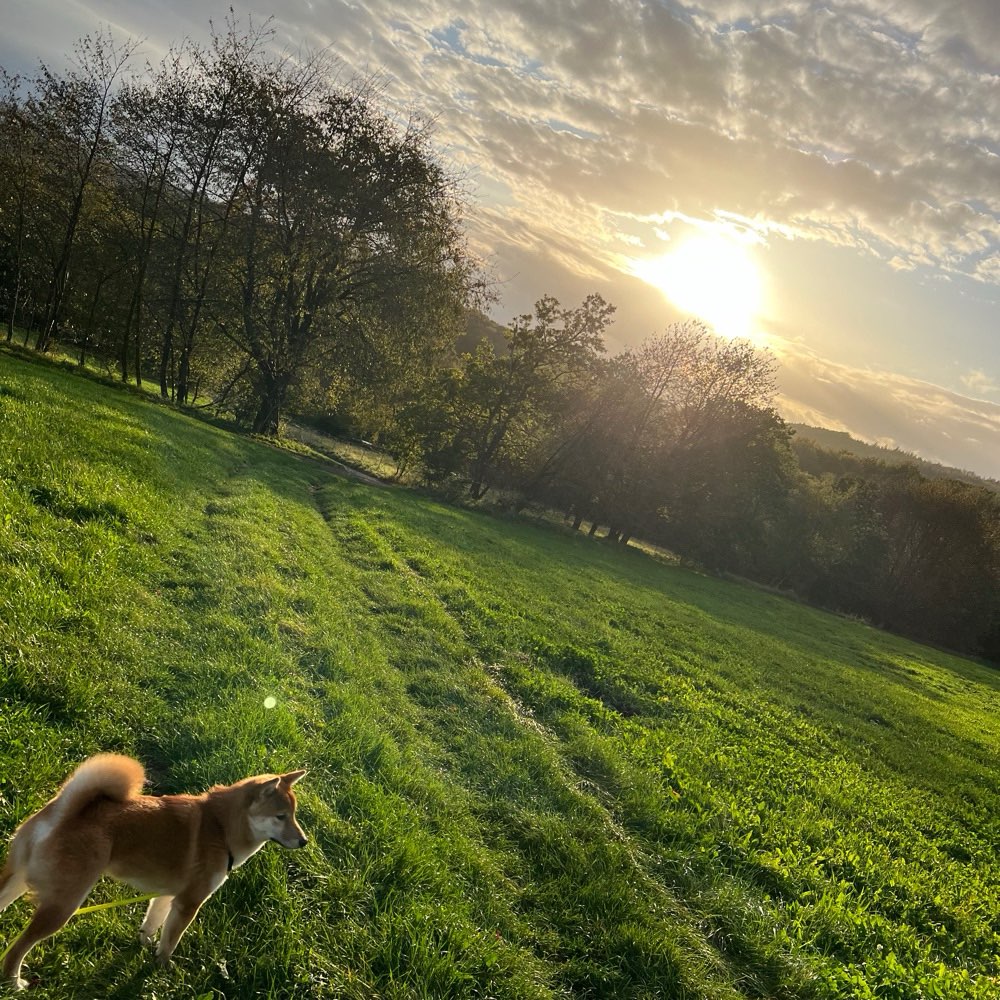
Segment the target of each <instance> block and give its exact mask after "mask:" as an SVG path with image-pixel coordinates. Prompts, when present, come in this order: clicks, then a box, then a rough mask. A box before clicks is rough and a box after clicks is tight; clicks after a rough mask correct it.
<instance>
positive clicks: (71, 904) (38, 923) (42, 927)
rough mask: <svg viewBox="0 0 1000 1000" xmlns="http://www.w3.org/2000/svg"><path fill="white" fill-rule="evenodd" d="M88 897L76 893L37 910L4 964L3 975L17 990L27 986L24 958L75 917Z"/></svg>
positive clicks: (43, 904)
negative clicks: (24, 973)
mask: <svg viewBox="0 0 1000 1000" xmlns="http://www.w3.org/2000/svg"><path fill="white" fill-rule="evenodd" d="M88 888H89V886H88ZM86 895H87V893H86V891H84V892H83V893H74V894H73V895H72V896H71V897H69V898H66V897H64V898H63V899H60V900H58V901H50V900H48V901H45V902H42V903H41V904H40V905H39V907H38V909H37V910H35V915H34V916H33V917H32V918H31V923H29V924H28V926H27V927H25V929H24V930H23V931H22V932H21V936H20V937H19V938H18V939H17V940H16V941H15V942H14V943H13V944H12V945H11V946H10V950H9V951H8V952H7V957H6V958H5V959H4V962H3V974H4V976H5V977H6V978H7V980H8V981H9V982H10V984H11V985H12V986H13V987H14V989H15V990H21V989H24V987H25V985H27V984H26V983H25V982H24V980H23V979H22V978H21V963H22V962H23V961H24V956H25V955H27V954H28V952H29V951H30V950H31V949H32V948H33V947H34V946H35V945H36V944H38V942H39V941H42V940H44V939H45V938H47V937H51V935H53V934H55V932H56V931H57V930H59V928H60V927H62V925H63V924H64V923H66V921H67V920H69V918H70V917H71V916H73V913H74V912H75V911H76V908H77V907H78V906H79V905H80V903H82V902H83V900H84V898H85V897H86Z"/></svg>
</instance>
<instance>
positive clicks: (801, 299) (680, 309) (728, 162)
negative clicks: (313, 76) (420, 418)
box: [0, 0, 1000, 478]
mask: <svg viewBox="0 0 1000 1000" xmlns="http://www.w3.org/2000/svg"><path fill="white" fill-rule="evenodd" d="M0 3H2V12H3V21H4V30H3V32H2V33H0V65H3V66H4V67H6V68H7V69H8V70H12V71H21V72H27V73H29V74H30V72H31V71H32V69H33V68H34V67H35V66H37V63H38V61H39V60H43V61H44V62H46V63H47V64H48V65H49V66H51V67H53V68H57V69H58V68H61V67H63V66H65V65H66V63H67V53H69V52H70V50H71V48H72V44H73V41H74V40H75V39H76V38H78V37H80V36H81V35H83V34H85V33H87V32H90V31H93V30H95V29H96V28H98V27H101V26H104V27H107V28H110V29H111V30H112V31H113V32H114V33H116V34H118V35H119V36H121V37H125V36H133V37H137V38H141V39H143V40H144V42H143V46H142V52H143V53H144V54H145V55H146V56H148V57H149V58H150V59H152V60H153V61H155V60H156V59H157V58H158V55H159V54H160V53H161V52H162V51H164V50H165V49H166V48H167V47H168V46H169V45H170V43H171V42H176V41H179V40H180V39H181V38H183V37H185V36H189V37H191V38H194V39H196V40H205V39H207V37H208V35H209V30H210V29H209V22H210V20H214V21H215V23H216V24H219V25H221V24H223V23H224V21H225V18H226V15H227V12H228V9H229V7H230V0H224V2H216V0H174V2H165V0H155V2H154V0H0ZM272 3H273V6H266V5H258V4H257V3H256V2H254V3H251V4H246V3H242V2H239V0H232V6H233V8H234V9H235V11H236V14H237V15H238V16H240V17H243V18H246V17H247V16H248V15H252V16H253V18H254V20H255V22H256V23H261V22H263V21H264V20H265V19H267V18H268V17H273V21H272V26H273V28H274V32H275V33H274V44H275V46H276V48H278V49H287V50H291V51H306V50H317V49H327V50H328V51H329V52H330V54H331V55H332V56H334V57H336V59H337V60H338V61H339V63H340V65H341V73H342V75H343V78H345V79H346V78H350V77H351V76H352V75H361V76H370V75H373V74H374V75H377V77H378V79H379V81H380V85H381V87H382V88H383V91H384V97H385V100H386V102H387V104H388V105H389V107H390V108H391V109H392V110H393V112H394V113H396V114H399V115H401V116H405V115H407V114H409V113H411V112H413V113H417V114H419V115H422V116H424V117H430V118H432V119H433V120H434V121H435V122H436V128H437V144H438V148H439V150H440V153H441V156H442V158H443V159H445V160H446V161H447V162H448V163H450V164H452V165H453V167H454V169H455V170H456V172H458V173H460V174H461V175H462V177H463V178H464V179H465V181H464V182H465V183H466V185H467V187H468V190H469V203H470V213H469V219H468V232H469V236H470V241H471V243H472V245H473V247H474V248H475V249H476V250H477V251H478V252H479V253H480V254H481V255H482V256H483V258H484V259H485V260H486V262H487V264H488V267H489V269H490V272H491V274H492V275H493V276H494V278H495V279H496V282H497V292H498V296H499V297H498V301H497V303H496V305H495V306H494V307H493V308H492V313H493V315H494V318H496V319H497V320H499V321H500V322H506V321H509V320H510V319H511V318H512V317H514V316H515V315H519V314H521V313H525V312H529V311H530V310H531V308H532V305H533V303H534V302H535V300H537V299H538V298H540V297H541V296H542V295H546V294H551V295H554V296H555V297H556V298H558V299H559V300H560V301H561V302H562V303H563V304H564V305H566V306H573V305H576V304H578V303H579V302H581V301H582V300H583V298H584V297H585V296H586V295H587V294H589V293H590V292H599V293H600V294H601V295H603V296H604V297H605V298H606V299H607V300H608V301H610V302H612V303H614V304H615V305H616V306H617V313H616V320H615V323H614V325H613V326H612V328H611V329H610V330H609V333H608V337H607V340H608V344H609V348H610V349H611V350H612V351H618V350H621V349H624V348H626V347H629V346H633V345H635V344H637V343H639V342H640V341H642V340H643V339H645V338H646V337H648V336H651V335H653V334H656V333H659V332H662V331H663V330H664V329H665V328H666V327H667V326H668V325H669V324H670V323H672V322H676V321H678V320H682V319H685V318H687V317H689V316H698V317H700V318H702V319H704V320H705V321H706V322H708V323H709V324H710V325H712V326H713V328H714V329H716V331H717V332H719V333H720V334H721V335H724V336H747V337H750V338H751V339H753V340H754V342H756V343H758V344H760V345H761V346H762V347H766V348H768V349H769V350H771V351H773V352H774V354H775V355H776V357H777V358H778V360H779V364H780V367H779V373H778V380H779V390H780V392H779V396H778V399H777V404H778V407H779V409H780V411H781V412H782V414H783V415H784V416H785V417H786V418H787V419H789V420H793V421H802V422H806V423H811V424H816V425H821V426H825V427H830V428H833V429H835V430H846V431H849V432H850V433H852V434H854V435H855V436H856V437H859V438H861V439H863V440H866V441H875V442H878V443H881V444H886V445H888V446H895V447H901V448H903V449H905V450H908V451H913V452H915V453H917V454H919V455H921V456H924V457H927V458H930V459H932V460H934V461H940V462H943V463H945V464H949V465H954V466H957V467H960V468H964V469H970V470H972V471H975V472H978V473H980V474H983V475H988V476H992V477H994V478H1000V2H998V0H850V2H843V3H842V2H838V0H826V2H815V0H704V2H701V3H693V4H689V3H682V2H674V0H649V2H641V0H463V2H462V3H461V4H456V3H448V2H444V0H406V2H402V0H401V2H394V0H367V2H365V3H359V2H344V0H282V2H281V3H280V4H279V3H276V2H274V0H272Z"/></svg>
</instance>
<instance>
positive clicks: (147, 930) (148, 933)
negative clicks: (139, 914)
mask: <svg viewBox="0 0 1000 1000" xmlns="http://www.w3.org/2000/svg"><path fill="white" fill-rule="evenodd" d="M173 901H174V897H173V896H155V897H154V898H153V899H151V900H150V901H149V906H147V907H146V916H145V918H144V919H143V921H142V926H141V927H140V928H139V940H140V941H141V942H142V943H143V944H152V943H153V938H154V937H155V935H156V932H157V931H158V930H159V929H160V927H162V926H163V921H164V920H166V919H167V913H168V912H169V910H170V904H171V903H172V902H173Z"/></svg>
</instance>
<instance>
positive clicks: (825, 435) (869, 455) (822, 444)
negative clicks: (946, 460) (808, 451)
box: [788, 424, 1000, 492]
mask: <svg viewBox="0 0 1000 1000" xmlns="http://www.w3.org/2000/svg"><path fill="white" fill-rule="evenodd" d="M788 426H789V427H791V428H792V430H793V431H794V432H795V437H794V438H793V439H792V447H793V448H795V446H796V443H797V442H800V441H811V442H812V443H813V444H814V445H816V446H817V447H819V448H822V449H824V450H826V451H832V452H837V453H841V452H846V453H847V454H849V455H852V456H854V457H855V458H860V459H865V460H874V461H878V462H884V463H885V464H886V465H912V466H915V467H916V469H917V470H918V471H919V472H920V474H921V475H923V476H926V477H927V478H928V479H956V480H958V481H959V482H962V483H969V484H971V485H973V486H982V487H984V488H985V489H988V490H993V491H995V492H1000V482H998V481H997V480H996V479H987V478H985V477H984V476H977V475H976V474H975V473H974V472H969V471H968V470H967V469H955V468H952V467H951V466H948V465H940V464H939V463H937V462H930V461H928V460H927V459H924V458H920V457H919V456H918V455H914V454H911V453H910V452H908V451H902V450H901V449H899V448H886V447H884V446H882V445H878V444H868V443H867V442H865V441H859V440H858V439H857V438H854V437H851V435H850V434H848V433H847V432H846V431H831V430H828V429H827V428H825V427H810V426H809V425H808V424H789V425H788ZM796 451H797V452H798V453H799V458H800V460H801V459H802V457H803V456H802V451H803V449H801V448H797V449H796ZM803 467H804V468H806V471H807V472H809V471H812V470H810V469H809V468H807V467H806V466H805V465H804V466H803Z"/></svg>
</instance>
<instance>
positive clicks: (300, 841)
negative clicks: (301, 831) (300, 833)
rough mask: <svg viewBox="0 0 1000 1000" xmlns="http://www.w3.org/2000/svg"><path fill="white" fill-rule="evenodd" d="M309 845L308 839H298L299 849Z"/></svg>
mask: <svg viewBox="0 0 1000 1000" xmlns="http://www.w3.org/2000/svg"><path fill="white" fill-rule="evenodd" d="M308 843H309V838H308V837H299V847H305V846H306V844H308Z"/></svg>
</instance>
